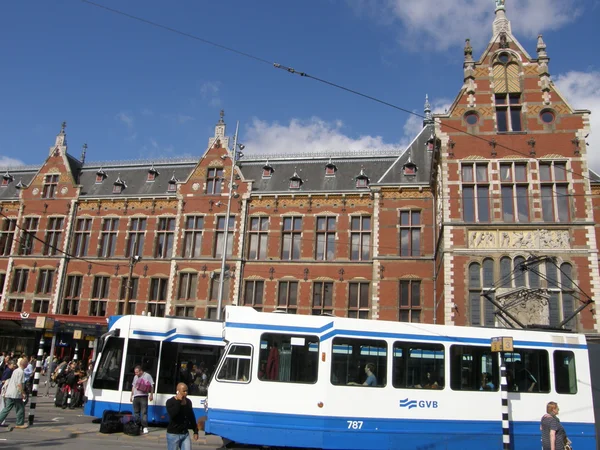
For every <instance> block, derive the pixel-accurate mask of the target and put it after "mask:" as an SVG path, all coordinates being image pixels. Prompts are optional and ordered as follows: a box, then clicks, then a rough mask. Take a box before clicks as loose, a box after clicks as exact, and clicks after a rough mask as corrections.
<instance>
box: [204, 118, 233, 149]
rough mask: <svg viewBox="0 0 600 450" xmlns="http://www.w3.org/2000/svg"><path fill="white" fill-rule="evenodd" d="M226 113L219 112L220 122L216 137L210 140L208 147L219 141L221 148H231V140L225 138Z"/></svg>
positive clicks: (216, 126)
mask: <svg viewBox="0 0 600 450" xmlns="http://www.w3.org/2000/svg"><path fill="white" fill-rule="evenodd" d="M224 118H225V111H224V110H221V111H220V112H219V121H218V122H217V124H216V125H215V135H214V136H213V137H211V138H210V139H209V140H208V145H210V146H212V145H213V144H214V143H216V142H217V141H220V142H221V146H222V147H224V148H228V147H229V138H228V137H226V136H225V128H226V125H225V119H224Z"/></svg>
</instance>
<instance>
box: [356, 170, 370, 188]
mask: <svg viewBox="0 0 600 450" xmlns="http://www.w3.org/2000/svg"><path fill="white" fill-rule="evenodd" d="M356 187H357V188H366V187H369V177H368V176H367V174H366V173H365V171H364V169H360V173H359V174H358V176H357V177H356Z"/></svg>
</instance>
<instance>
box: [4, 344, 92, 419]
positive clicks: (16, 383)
mask: <svg viewBox="0 0 600 450" xmlns="http://www.w3.org/2000/svg"><path fill="white" fill-rule="evenodd" d="M36 365H37V357H35V356H27V355H20V356H17V355H15V353H14V352H0V427H7V428H8V429H9V431H10V430H11V429H12V428H13V426H11V425H7V424H6V422H5V421H6V418H7V416H8V414H9V413H10V411H12V410H13V409H14V410H15V414H16V426H15V428H27V427H28V424H27V423H25V405H26V404H27V402H28V401H29V396H30V394H31V392H32V389H33V380H34V374H35V371H36ZM89 370H90V367H89V366H88V367H85V365H82V364H81V362H79V361H70V362H69V360H68V359H67V358H64V359H63V360H62V361H61V360H59V359H58V358H57V357H56V356H48V355H46V354H44V355H43V356H42V365H41V375H42V376H45V375H47V376H48V379H47V380H46V381H45V384H46V385H47V383H49V382H50V383H51V385H56V394H55V399H54V401H55V405H56V406H58V407H62V408H63V409H65V408H67V407H70V408H71V409H74V408H77V407H81V406H83V403H84V400H85V396H84V392H85V385H86V383H87V380H88V377H89Z"/></svg>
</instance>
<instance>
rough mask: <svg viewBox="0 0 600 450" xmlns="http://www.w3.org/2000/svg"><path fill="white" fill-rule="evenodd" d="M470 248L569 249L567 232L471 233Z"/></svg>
mask: <svg viewBox="0 0 600 450" xmlns="http://www.w3.org/2000/svg"><path fill="white" fill-rule="evenodd" d="M469 248H475V249H517V250H528V249H569V248H571V243H570V238H569V232H568V231H567V230H526V231H512V230H491V231H469Z"/></svg>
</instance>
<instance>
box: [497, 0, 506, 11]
mask: <svg viewBox="0 0 600 450" xmlns="http://www.w3.org/2000/svg"><path fill="white" fill-rule="evenodd" d="M494 1H495V2H496V11H498V10H499V9H506V7H505V5H504V1H505V0H494Z"/></svg>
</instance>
